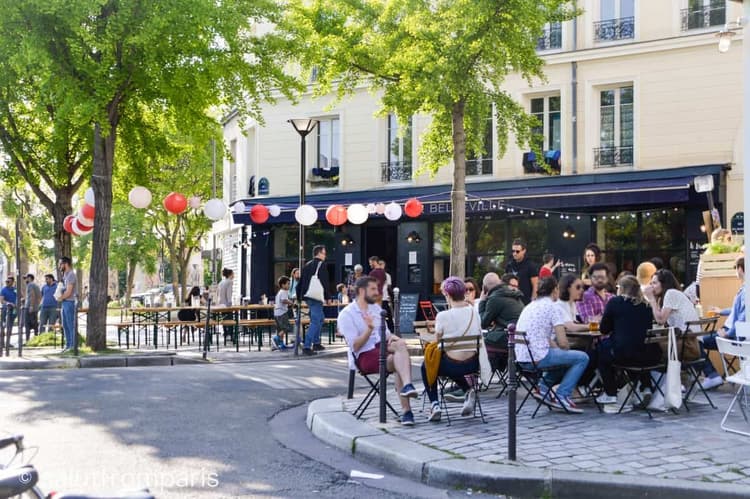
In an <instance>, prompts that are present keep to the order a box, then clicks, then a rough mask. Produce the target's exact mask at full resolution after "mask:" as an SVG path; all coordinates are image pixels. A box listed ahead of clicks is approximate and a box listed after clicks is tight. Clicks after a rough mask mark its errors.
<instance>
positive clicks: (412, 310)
mask: <svg viewBox="0 0 750 499" xmlns="http://www.w3.org/2000/svg"><path fill="white" fill-rule="evenodd" d="M418 305H419V294H417V293H402V294H401V295H399V307H400V308H399V311H398V316H399V329H398V330H399V333H413V332H414V320H415V319H416V318H417V306H418Z"/></svg>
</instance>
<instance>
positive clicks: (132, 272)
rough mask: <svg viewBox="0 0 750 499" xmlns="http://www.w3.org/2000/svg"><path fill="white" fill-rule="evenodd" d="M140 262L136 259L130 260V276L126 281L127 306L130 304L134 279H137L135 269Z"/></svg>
mask: <svg viewBox="0 0 750 499" xmlns="http://www.w3.org/2000/svg"><path fill="white" fill-rule="evenodd" d="M137 265H138V263H137V262H136V261H135V260H131V261H129V262H128V277H127V279H126V281H125V306H126V307H129V306H130V296H131V295H132V294H133V281H135V269H136V267H137Z"/></svg>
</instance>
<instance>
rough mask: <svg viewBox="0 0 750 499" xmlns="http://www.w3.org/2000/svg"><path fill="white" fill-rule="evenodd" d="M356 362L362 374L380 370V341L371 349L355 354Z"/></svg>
mask: <svg viewBox="0 0 750 499" xmlns="http://www.w3.org/2000/svg"><path fill="white" fill-rule="evenodd" d="M357 364H359V369H360V370H361V371H362V373H364V374H375V373H378V372H380V342H378V343H377V344H376V345H375V348H373V349H372V350H368V351H366V352H362V353H360V354H359V355H358V356H357Z"/></svg>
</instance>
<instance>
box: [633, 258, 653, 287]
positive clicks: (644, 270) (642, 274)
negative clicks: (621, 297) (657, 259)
mask: <svg viewBox="0 0 750 499" xmlns="http://www.w3.org/2000/svg"><path fill="white" fill-rule="evenodd" d="M656 270H657V269H656V265H654V264H653V263H651V262H648V261H646V262H643V263H641V264H640V265H638V268H637V269H635V275H636V277H637V278H638V282H639V283H640V285H641V292H643V289H644V288H645V287H646V286H648V285H649V284H651V278H652V277H654V274H656Z"/></svg>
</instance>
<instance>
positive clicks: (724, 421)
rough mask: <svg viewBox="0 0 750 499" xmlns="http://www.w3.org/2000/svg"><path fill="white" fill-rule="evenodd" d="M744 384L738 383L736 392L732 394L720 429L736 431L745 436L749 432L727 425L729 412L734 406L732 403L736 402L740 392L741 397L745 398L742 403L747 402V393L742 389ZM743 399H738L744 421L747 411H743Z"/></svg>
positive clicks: (746, 419)
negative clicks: (732, 396)
mask: <svg viewBox="0 0 750 499" xmlns="http://www.w3.org/2000/svg"><path fill="white" fill-rule="evenodd" d="M744 388H745V387H744V385H740V386H739V388H737V393H735V394H734V398H733V399H732V402H731V403H730V404H729V407H727V412H725V413H724V417H723V418H722V420H721V429H722V430H724V431H726V432H729V433H737V434H738V435H744V436H746V437H750V432H745V431H741V430H736V429H734V428H730V427H729V426H727V424H726V422H727V418H728V417H729V414H730V413H731V412H732V407H734V404H735V403H737V399H738V398H739V397H740V394H742V397H743V398H744V399H745V401H744V403H746V402H747V393H746V392H745V390H744ZM744 403H743V401H740V404H739V406H740V411H742V416H743V417H744V418H745V422H747V421H748V418H747V413H746V412H745V407H744Z"/></svg>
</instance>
